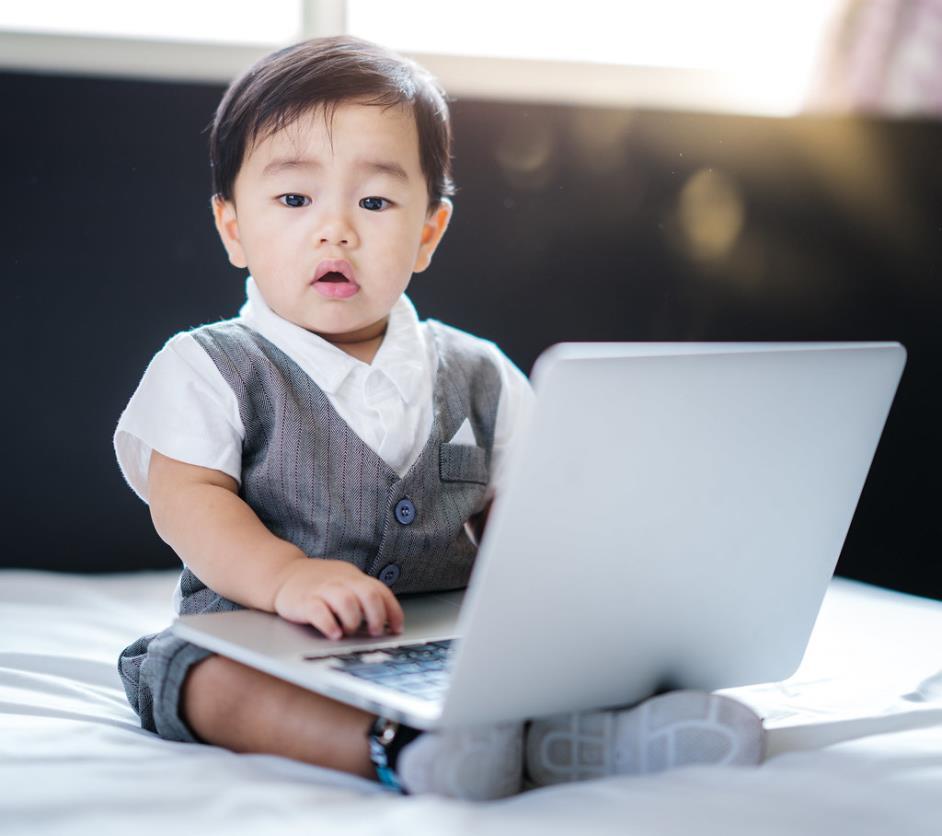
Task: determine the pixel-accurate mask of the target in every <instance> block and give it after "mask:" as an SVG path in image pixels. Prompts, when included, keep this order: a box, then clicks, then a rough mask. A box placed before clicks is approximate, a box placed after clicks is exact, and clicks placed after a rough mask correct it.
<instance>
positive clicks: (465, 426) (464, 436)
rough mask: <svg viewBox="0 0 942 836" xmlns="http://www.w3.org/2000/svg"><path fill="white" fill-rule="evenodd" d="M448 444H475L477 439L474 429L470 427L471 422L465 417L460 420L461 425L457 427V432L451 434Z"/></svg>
mask: <svg viewBox="0 0 942 836" xmlns="http://www.w3.org/2000/svg"><path fill="white" fill-rule="evenodd" d="M448 443H449V444H470V445H472V446H477V443H478V442H477V439H476V438H475V437H474V430H472V429H471V422H470V421H469V420H468V419H467V418H465V419H464V421H462V422H461V426H460V427H458V432H456V433H455V434H454V436H452V439H451V441H449V442H448Z"/></svg>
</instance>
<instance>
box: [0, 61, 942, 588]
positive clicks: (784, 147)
mask: <svg viewBox="0 0 942 836" xmlns="http://www.w3.org/2000/svg"><path fill="white" fill-rule="evenodd" d="M221 92H222V88H221V87H219V86H213V85H197V84H180V83H150V82H129V81H116V80H105V79H82V78H58V77H41V76H31V75H20V74H0V101H2V102H3V110H4V119H3V128H2V134H0V175H2V183H3V195H4V198H5V199H4V200H3V203H2V208H0V213H2V217H0V229H2V231H3V248H2V263H3V266H4V275H5V277H6V288H7V296H6V300H7V304H6V307H5V313H6V317H5V319H6V328H5V329H4V342H3V346H4V355H5V356H6V357H7V360H8V362H7V365H6V371H7V383H8V385H7V386H6V387H5V389H6V392H7V395H6V397H5V409H4V410H3V421H4V428H3V430H4V432H3V438H4V439H5V442H6V451H7V452H6V456H5V461H6V464H7V467H6V473H7V478H6V479H5V480H3V487H2V491H3V495H2V500H3V508H4V513H5V520H6V521H7V525H6V526H5V528H6V531H7V537H6V538H5V544H4V545H5V555H4V558H3V559H2V561H0V562H2V563H3V564H5V565H12V566H27V567H35V568H50V569H64V570H70V571H109V570H119V569H128V568H149V567H158V566H171V565H175V563H176V561H175V558H174V556H173V554H172V553H171V552H170V551H169V549H168V548H167V547H165V546H164V545H163V544H162V543H161V542H160V541H159V539H158V538H157V536H156V535H155V534H154V533H153V531H152V529H151V526H150V521H149V517H148V513H147V509H146V507H145V506H144V505H143V504H142V503H141V502H140V501H139V500H138V499H137V498H136V497H134V496H133V494H132V493H131V491H130V489H129V488H127V487H126V486H125V485H124V483H123V481H122V479H121V476H120V474H119V471H118V469H117V466H116V464H115V462H114V455H113V452H112V449H111V435H112V432H113V429H114V425H115V422H116V421H117V417H118V415H119V413H120V411H121V409H122V408H123V406H124V404H125V403H126V402H127V399H128V397H129V396H130V394H131V392H132V391H133V388H134V386H135V385H136V383H137V381H138V379H139V378H140V375H141V373H142V372H143V369H144V367H145V366H146V364H147V362H148V360H149V359H150V358H151V356H152V355H153V354H154V352H155V351H156V350H157V349H158V348H159V347H160V346H161V345H162V344H163V342H164V341H165V340H166V339H167V338H168V337H169V336H170V335H171V334H173V333H174V332H176V331H179V330H181V329H184V328H187V327H189V326H192V325H196V324H199V323H201V322H204V321H208V320H214V319H218V318H221V317H227V316H231V315H233V314H234V313H235V312H236V310H237V308H238V306H239V304H240V302H241V298H242V276H241V274H240V273H239V272H238V271H236V270H234V269H232V268H230V267H229V266H228V264H227V262H226V259H225V257H224V255H223V251H222V248H221V246H220V245H219V244H218V242H217V241H216V239H215V232H214V231H213V229H212V226H211V222H210V215H209V204H208V198H209V173H208V165H207V162H206V137H205V134H204V133H203V130H204V128H205V126H206V125H207V123H208V122H209V120H210V118H211V115H212V112H213V109H214V107H215V105H216V102H217V101H218V98H219V96H220V94H221ZM453 114H454V123H455V133H456V149H455V151H456V179H457V181H458V183H459V186H460V191H459V193H458V195H457V196H456V198H455V203H456V214H455V219H454V222H453V225H452V228H451V230H450V231H449V233H448V236H447V238H446V240H445V242H444V244H443V246H442V249H441V250H440V251H439V254H438V255H437V256H436V260H435V264H434V266H433V267H432V269H431V270H430V271H429V272H427V273H425V274H423V275H421V276H419V277H417V278H416V280H415V282H414V284H413V285H412V288H411V290H410V294H411V296H412V298H413V300H414V301H415V302H416V304H417V306H418V308H419V310H420V313H421V314H422V315H424V316H434V317H437V318H440V319H443V320H445V321H447V322H451V323H453V324H455V325H458V326H459V327H463V328H467V329H468V330H471V331H474V332H475V333H478V334H481V335H482V336H486V337H489V338H492V339H495V340H496V341H497V342H498V343H499V344H500V345H501V346H502V347H503V348H504V349H505V351H506V352H507V353H508V354H509V355H510V356H511V357H512V358H513V359H514V360H515V361H516V362H517V363H518V364H519V365H520V366H521V367H522V368H523V369H524V370H525V371H529V369H530V367H531V365H532V363H533V360H534V359H535V358H536V356H537V354H538V353H539V352H540V351H541V350H542V349H543V348H545V347H546V346H548V345H550V344H551V343H553V342H557V341H560V340H693V339H697V340H718V339H724V340H727V339H730V340H745V339H748V340H767V339H768V340H797V339H815V340H817V339H822V340H831V339H841V340H843V339H898V340H901V341H902V342H903V343H904V344H905V345H906V346H907V348H908V350H909V364H908V367H907V369H906V372H905V375H904V378H903V382H902V385H901V387H900V390H899V393H898V396H897V402H896V404H895V406H894V409H893V412H892V414H891V416H890V420H889V423H888V425H887V428H886V431H885V434H884V437H883V441H882V442H881V446H880V449H879V451H878V453H877V457H876V460H875V462H874V465H873V469H872V471H871V475H870V479H869V481H868V483H867V486H866V488H865V490H864V494H863V497H862V499H861V503H860V506H859V508H858V512H857V516H856V518H855V521H854V524H853V527H852V529H851V533H850V536H849V538H848V541H847V544H846V546H845V549H844V553H843V555H842V558H841V562H840V565H839V571H840V572H841V573H843V574H846V575H849V576H852V577H858V578H861V579H864V580H869V581H873V582H877V583H881V584H885V585H888V586H891V587H895V588H899V589H903V590H907V591H911V592H917V593H921V594H927V595H933V596H936V597H942V570H940V567H939V563H938V559H937V557H936V555H937V553H938V537H937V534H936V524H935V520H936V515H937V511H936V506H937V497H938V489H937V487H936V483H935V476H936V473H937V472H938V470H939V465H940V456H939V445H938V442H937V425H938V412H939V395H938V390H937V385H938V381H939V377H940V371H942V363H940V349H939V345H938V340H937V336H938V332H939V328H938V322H939V313H940V310H942V308H940V301H942V300H940V297H942V282H940V280H942V158H940V154H939V149H940V148H942V125H940V124H935V123H929V122H924V123H919V122H889V121H880V120H873V119H843V118H809V117H801V118H794V119H766V118H746V117H739V116H719V115H699V114H688V113H673V112H672V113H662V112H652V111H627V110H626V111H616V110H602V109H592V108H577V107H562V106H542V105H539V106H538V105H528V104H493V103H483V102H474V101H467V102H465V101H459V102H456V103H455V104H454V106H453ZM737 229H739V232H738V234H734V233H735V232H736V230H737Z"/></svg>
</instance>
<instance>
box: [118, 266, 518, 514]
mask: <svg viewBox="0 0 942 836" xmlns="http://www.w3.org/2000/svg"><path fill="white" fill-rule="evenodd" d="M246 296H247V300H246V302H245V304H244V305H243V306H242V309H241V310H240V311H239V316H238V319H237V321H239V322H242V323H243V324H245V325H247V326H248V327H250V328H252V329H253V330H255V331H256V332H258V333H259V334H261V335H262V336H263V337H265V339H267V340H268V341H269V342H271V343H273V344H274V345H275V346H277V347H278V348H279V349H281V350H282V351H283V352H284V353H285V354H287V355H288V356H289V357H290V358H291V359H292V360H294V362H295V363H297V364H298V366H300V368H301V369H302V370H303V371H304V372H305V373H306V374H308V375H309V376H310V377H311V379H312V380H313V381H314V383H316V384H317V386H318V387H320V388H321V389H322V390H323V391H324V394H325V395H326V396H327V398H328V399H329V400H330V403H331V405H332V406H333V407H334V409H335V410H336V411H337V413H338V414H339V415H340V417H341V418H343V419H344V420H345V421H346V422H347V424H348V425H349V426H350V428H351V429H352V430H353V431H354V432H355V433H356V434H357V435H358V436H359V437H360V438H361V439H363V441H364V442H365V443H366V444H367V445H368V446H369V447H370V448H372V449H373V450H374V451H375V452H376V453H377V455H379V456H380V458H382V459H383V460H384V461H385V462H386V463H387V464H388V465H389V466H390V467H391V468H393V470H395V471H396V472H397V473H398V474H399V475H400V476H404V475H405V474H406V473H407V472H408V470H409V468H410V467H411V466H412V463H413V462H414V461H415V460H416V459H417V458H418V456H419V454H420V453H421V452H422V449H423V448H424V447H425V444H426V442H427V440H428V436H429V433H430V432H431V428H432V394H433V381H434V379H435V371H436V369H437V367H438V355H437V353H436V350H435V343H434V340H433V339H432V338H431V335H430V334H429V333H428V327H427V325H426V324H425V323H423V322H420V321H419V318H418V315H417V314H416V311H415V308H414V307H413V305H412V303H411V302H410V301H409V299H408V298H407V297H406V296H402V297H400V299H399V300H398V301H397V302H396V304H395V306H394V307H393V309H392V310H391V311H390V314H389V324H388V326H387V329H386V335H385V337H384V338H383V342H382V344H381V345H380V347H379V351H378V352H377V353H376V356H375V357H374V358H373V362H372V364H367V363H363V362H362V361H360V360H357V359H356V358H355V357H351V356H350V355H349V354H347V353H345V352H344V351H342V350H341V349H339V348H337V347H336V346H335V345H333V344H332V343H330V342H328V341H327V340H324V339H322V338H321V337H318V336H317V335H316V334H312V333H311V332H310V331H307V330H305V329H304V328H301V327H300V326H298V325H295V324H294V323H292V322H289V321H288V320H286V319H283V318H282V317H280V316H278V314H276V313H275V312H274V311H272V309H271V308H269V307H268V304H267V303H266V302H265V300H264V299H263V298H262V294H261V292H260V291H259V290H258V287H257V286H256V285H255V282H254V281H253V280H252V278H251V277H249V278H248V280H247V281H246ZM481 342H482V343H483V344H484V345H485V346H486V347H487V349H488V350H490V351H491V352H492V353H493V356H494V359H495V361H496V365H497V368H498V370H499V372H500V382H501V394H500V400H499V402H498V408H497V419H496V425H495V429H494V447H493V450H492V452H491V482H490V484H489V485H488V494H489V496H493V494H494V492H495V490H496V488H497V485H498V484H499V481H500V479H501V476H502V474H503V473H504V471H505V466H506V459H507V453H508V452H509V449H510V445H511V442H512V440H513V438H514V436H515V433H516V432H517V431H518V430H519V429H520V427H521V426H522V425H524V424H525V422H526V421H527V420H528V419H529V415H530V410H531V409H532V404H533V391H532V389H531V388H530V383H529V381H528V380H527V378H526V376H525V375H524V374H523V373H522V372H521V371H520V370H519V369H518V368H517V367H516V366H515V365H514V364H513V363H512V362H511V361H510V360H509V359H508V358H507V356H506V355H505V354H504V353H503V352H501V351H500V349H499V348H497V346H496V345H494V344H493V343H490V342H487V341H484V340H482V341H481ZM244 437H245V429H244V427H243V425H242V419H241V417H240V415H239V404H238V401H237V399H236V395H235V393H234V392H233V391H232V389H231V388H230V387H229V385H228V384H227V383H226V381H225V380H224V379H223V377H222V375H221V374H220V372H219V370H218V369H217V368H216V366H215V364H214V363H213V361H212V360H211V359H210V357H209V355H208V354H207V353H206V352H205V351H204V350H203V348H202V346H200V344H199V343H197V342H196V340H195V339H194V338H193V337H192V336H191V335H190V334H188V333H186V332H184V333H180V334H177V335H175V336H174V337H171V338H170V340H169V341H168V342H167V344H166V345H165V346H164V347H163V348H162V349H161V350H160V351H159V352H158V353H157V354H156V355H155V357H154V358H153V360H151V362H150V364H149V365H148V367H147V370H146V371H145V372H144V377H143V378H142V380H141V382H140V384H138V387H137V390H136V391H135V392H134V395H133V396H132V397H131V401H130V403H128V405H127V407H126V408H125V410H124V412H123V413H122V414H121V418H120V419H119V421H118V427H117V429H116V430H115V435H114V446H115V453H116V454H117V457H118V464H119V466H120V467H121V472H122V473H123V474H124V477H125V479H127V481H128V484H129V485H130V486H131V488H132V489H133V490H134V492H135V493H136V494H137V495H138V496H139V497H140V498H141V499H143V500H144V501H145V502H147V472H148V468H149V465H150V454H151V451H153V450H157V451H159V452H161V453H163V454H164V455H165V456H168V457H170V458H173V459H178V460H179V461H183V462H187V463H189V464H195V465H199V466H201V467H208V468H212V469H214V470H220V471H222V472H223V473H226V474H228V475H229V476H231V477H232V478H233V479H235V480H236V482H239V483H241V475H242V440H243V439H244Z"/></svg>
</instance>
